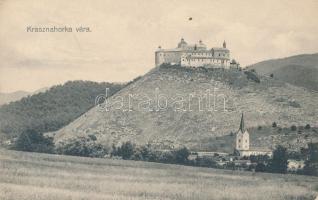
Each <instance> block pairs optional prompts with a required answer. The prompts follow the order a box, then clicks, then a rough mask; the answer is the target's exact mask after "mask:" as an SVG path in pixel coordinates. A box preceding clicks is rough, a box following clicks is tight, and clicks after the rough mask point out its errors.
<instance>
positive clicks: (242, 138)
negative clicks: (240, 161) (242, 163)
mask: <svg viewBox="0 0 318 200" xmlns="http://www.w3.org/2000/svg"><path fill="white" fill-rule="evenodd" d="M235 151H236V153H237V154H239V156H241V157H243V156H247V157H248V156H251V155H268V156H272V151H271V150H267V149H266V150H265V149H263V150H261V149H250V134H249V132H248V131H247V130H246V129H245V123H244V116H243V113H242V117H241V123H240V128H239V130H238V132H237V133H236V145H235Z"/></svg>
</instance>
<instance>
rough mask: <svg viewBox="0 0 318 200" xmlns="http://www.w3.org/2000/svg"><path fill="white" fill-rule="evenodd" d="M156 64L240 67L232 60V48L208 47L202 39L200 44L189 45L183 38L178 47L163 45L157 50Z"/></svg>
mask: <svg viewBox="0 0 318 200" xmlns="http://www.w3.org/2000/svg"><path fill="white" fill-rule="evenodd" d="M155 63H156V66H160V65H161V64H164V63H169V64H179V65H181V66H183V67H208V68H230V67H233V68H238V67H239V64H238V63H236V61H235V60H234V59H233V60H232V61H230V50H228V49H227V48H226V42H225V41H224V42H223V47H213V48H211V49H208V48H207V46H206V45H205V44H203V42H202V41H201V40H200V41H199V43H198V44H193V45H189V44H188V43H187V42H186V41H185V40H184V39H183V38H182V39H181V41H180V42H179V43H178V46H177V48H174V49H163V48H161V46H159V48H158V49H157V51H156V52H155Z"/></svg>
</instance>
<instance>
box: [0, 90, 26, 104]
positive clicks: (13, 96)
mask: <svg viewBox="0 0 318 200" xmlns="http://www.w3.org/2000/svg"><path fill="white" fill-rule="evenodd" d="M29 94H31V93H30V92H26V91H16V92H11V93H0V106H1V105H3V104H6V103H10V102H12V101H17V100H20V99H22V98H23V97H26V96H28V95H29Z"/></svg>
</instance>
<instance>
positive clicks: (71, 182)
mask: <svg viewBox="0 0 318 200" xmlns="http://www.w3.org/2000/svg"><path fill="white" fill-rule="evenodd" d="M0 163H1V164H0V199H6V200H16V199H19V200H29V199H46V200H55V199H59V200H66V199H73V200H77V199H81V200H87V199H95V200H102V199H103V200H104V199H120V200H125V199H135V200H142V199H143V200H145V199H167V200H168V199H175V200H179V199H180V200H181V199H182V200H194V199H195V200H199V199H202V200H204V199H205V200H207V199H211V197H213V199H237V200H243V199H244V200H251V199H253V200H254V199H259V200H265V199H314V197H315V196H317V192H318V191H317V190H318V188H317V187H318V185H317V182H318V181H317V179H318V178H317V177H310V176H300V175H292V174H288V175H282V174H265V173H251V172H242V171H230V170H221V169H211V168H200V167H186V166H180V165H169V164H159V163H151V162H141V161H138V162H136V161H126V160H111V159H96V158H95V159H92V158H83V157H72V156H56V155H48V154H38V153H27V152H15V151H4V150H1V149H0ZM251 191H253V192H251Z"/></svg>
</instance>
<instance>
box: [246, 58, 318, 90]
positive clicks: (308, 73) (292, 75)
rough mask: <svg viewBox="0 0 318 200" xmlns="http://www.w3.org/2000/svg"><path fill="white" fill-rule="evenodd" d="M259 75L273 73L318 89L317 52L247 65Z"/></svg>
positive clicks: (284, 78) (289, 81) (286, 80)
mask: <svg viewBox="0 0 318 200" xmlns="http://www.w3.org/2000/svg"><path fill="white" fill-rule="evenodd" d="M247 68H248V69H255V70H256V71H257V73H259V74H261V75H267V76H269V75H270V74H273V76H274V78H277V79H279V80H282V81H285V82H287V83H290V84H293V85H296V86H300V87H304V88H307V89H309V90H315V91H318V53H316V54H302V55H296V56H291V57H286V58H280V59H271V60H265V61H262V62H259V63H255V64H253V65H250V66H247Z"/></svg>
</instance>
